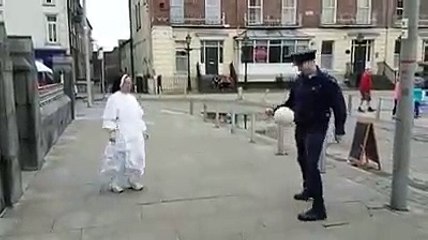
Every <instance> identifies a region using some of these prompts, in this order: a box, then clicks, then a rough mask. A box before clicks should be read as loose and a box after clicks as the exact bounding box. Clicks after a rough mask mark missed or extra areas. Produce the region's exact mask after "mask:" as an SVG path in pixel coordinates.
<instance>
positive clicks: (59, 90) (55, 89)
mask: <svg viewBox="0 0 428 240" xmlns="http://www.w3.org/2000/svg"><path fill="white" fill-rule="evenodd" d="M38 89H39V99H40V102H39V105H40V106H44V105H46V104H48V103H50V102H52V101H54V100H56V99H58V98H61V97H63V96H64V86H63V85H62V84H61V83H56V84H49V85H45V86H42V87H39V88H38Z"/></svg>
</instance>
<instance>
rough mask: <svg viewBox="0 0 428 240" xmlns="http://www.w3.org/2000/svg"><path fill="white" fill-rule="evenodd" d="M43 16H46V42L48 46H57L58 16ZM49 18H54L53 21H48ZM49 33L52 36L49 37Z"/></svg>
mask: <svg viewBox="0 0 428 240" xmlns="http://www.w3.org/2000/svg"><path fill="white" fill-rule="evenodd" d="M45 16H46V42H47V43H48V44H58V43H59V34H58V32H59V31H58V30H59V29H58V26H59V25H58V15H56V14H47V15H45ZM49 18H55V21H50V20H49ZM51 27H53V29H51ZM51 30H52V32H51ZM51 33H52V34H54V36H51ZM52 39H54V40H52Z"/></svg>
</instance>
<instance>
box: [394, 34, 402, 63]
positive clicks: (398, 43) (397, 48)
mask: <svg viewBox="0 0 428 240" xmlns="http://www.w3.org/2000/svg"><path fill="white" fill-rule="evenodd" d="M400 51H401V39H397V40H395V46H394V68H398V67H399V64H400Z"/></svg>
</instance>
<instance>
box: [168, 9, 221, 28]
mask: <svg viewBox="0 0 428 240" xmlns="http://www.w3.org/2000/svg"><path fill="white" fill-rule="evenodd" d="M170 24H171V25H172V26H174V25H175V26H225V25H226V14H225V13H224V12H222V14H221V17H220V18H218V19H215V18H207V17H202V16H201V17H197V18H188V17H177V18H171V19H170Z"/></svg>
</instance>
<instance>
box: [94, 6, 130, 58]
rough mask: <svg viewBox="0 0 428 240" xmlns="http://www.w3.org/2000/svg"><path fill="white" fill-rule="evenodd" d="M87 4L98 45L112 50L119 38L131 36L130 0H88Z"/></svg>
mask: <svg viewBox="0 0 428 240" xmlns="http://www.w3.org/2000/svg"><path fill="white" fill-rule="evenodd" d="M101 3H102V4H101ZM86 4H87V14H88V18H89V21H90V22H91V25H92V28H93V30H92V38H93V39H95V41H96V42H95V43H96V44H97V45H99V46H102V47H104V50H111V49H113V48H114V47H115V46H117V43H118V40H119V39H128V38H129V17H128V0H86Z"/></svg>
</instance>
